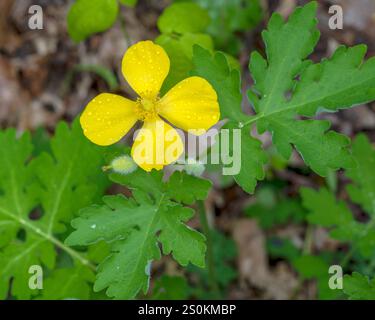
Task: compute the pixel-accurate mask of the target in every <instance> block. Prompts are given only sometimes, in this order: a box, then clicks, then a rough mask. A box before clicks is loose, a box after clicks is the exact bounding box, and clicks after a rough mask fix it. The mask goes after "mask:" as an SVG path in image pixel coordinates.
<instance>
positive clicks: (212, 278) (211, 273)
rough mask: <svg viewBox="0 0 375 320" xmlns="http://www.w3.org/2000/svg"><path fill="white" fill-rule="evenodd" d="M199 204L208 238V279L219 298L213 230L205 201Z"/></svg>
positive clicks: (200, 215) (216, 296) (204, 231)
mask: <svg viewBox="0 0 375 320" xmlns="http://www.w3.org/2000/svg"><path fill="white" fill-rule="evenodd" d="M198 206H199V218H200V222H201V226H202V229H203V233H204V235H205V236H206V239H207V256H206V263H207V271H208V281H209V285H210V289H211V291H212V293H213V296H214V297H215V298H217V299H218V298H220V290H219V287H218V284H217V282H216V270H215V261H214V253H213V242H212V231H211V229H210V226H209V224H208V219H207V213H206V209H205V205H204V201H199V202H198Z"/></svg>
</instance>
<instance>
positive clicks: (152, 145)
mask: <svg viewBox="0 0 375 320" xmlns="http://www.w3.org/2000/svg"><path fill="white" fill-rule="evenodd" d="M183 151H184V146H183V143H182V140H181V137H180V135H179V134H178V132H177V131H176V130H175V129H174V128H172V127H171V126H170V125H169V124H168V123H166V122H165V121H163V120H161V119H160V118H159V117H157V118H155V119H154V120H150V121H145V122H144V124H143V127H142V128H141V129H140V130H139V132H138V135H137V136H136V138H135V141H134V144H133V147H132V152H131V154H132V157H133V159H134V161H135V162H136V163H137V164H138V166H140V167H141V168H142V169H143V170H146V171H151V170H152V169H156V170H161V169H162V168H163V167H164V166H166V165H168V164H170V163H172V162H174V161H176V160H177V159H178V158H179V157H180V156H181V154H182V153H183Z"/></svg>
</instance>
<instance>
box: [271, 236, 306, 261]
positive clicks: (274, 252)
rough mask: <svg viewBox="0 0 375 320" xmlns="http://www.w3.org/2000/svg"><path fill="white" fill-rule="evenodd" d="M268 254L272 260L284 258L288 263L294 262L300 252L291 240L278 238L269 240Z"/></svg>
mask: <svg viewBox="0 0 375 320" xmlns="http://www.w3.org/2000/svg"><path fill="white" fill-rule="evenodd" d="M267 252H268V254H269V255H270V257H271V258H283V259H286V260H288V261H293V260H294V259H296V258H297V257H298V256H299V254H300V250H298V248H297V247H296V246H295V245H294V244H293V243H292V242H291V241H290V240H289V239H282V238H278V237H271V238H270V239H267Z"/></svg>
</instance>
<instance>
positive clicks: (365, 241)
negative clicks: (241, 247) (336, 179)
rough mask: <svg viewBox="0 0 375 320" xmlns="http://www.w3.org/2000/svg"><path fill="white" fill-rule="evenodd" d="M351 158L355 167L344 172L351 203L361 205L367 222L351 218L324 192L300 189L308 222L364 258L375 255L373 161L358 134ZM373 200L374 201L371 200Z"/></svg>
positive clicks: (369, 148) (373, 154)
mask: <svg viewBox="0 0 375 320" xmlns="http://www.w3.org/2000/svg"><path fill="white" fill-rule="evenodd" d="M353 157H354V160H355V162H356V167H355V168H352V169H350V170H348V171H347V176H348V178H351V179H353V180H352V181H353V182H352V183H351V184H350V185H349V186H348V191H349V195H350V197H351V200H352V201H353V202H355V203H359V204H362V205H363V207H364V209H365V210H368V211H367V213H368V214H369V216H370V217H371V219H370V221H369V222H368V223H360V222H358V221H356V220H355V219H354V216H353V214H352V213H351V211H350V210H349V208H348V206H347V204H346V203H345V202H343V201H337V200H336V198H335V196H334V195H333V194H332V193H331V192H329V191H328V190H326V189H321V190H319V191H314V190H312V189H302V190H301V195H302V199H303V205H304V206H305V207H306V208H307V209H308V210H309V211H310V214H309V215H308V217H307V219H308V221H309V222H310V223H313V224H317V225H321V226H324V227H330V228H331V233H330V234H331V236H332V237H333V238H336V239H338V240H341V241H345V242H351V243H352V244H353V245H354V246H355V247H356V248H357V249H358V250H359V252H360V253H361V254H362V255H363V256H364V257H371V256H373V254H374V252H375V251H374V245H375V230H374V223H375V222H374V221H375V219H374V215H373V211H372V210H373V203H375V202H373V203H371V201H374V200H373V199H372V192H373V191H372V190H374V185H373V184H372V183H371V181H374V172H373V170H371V169H370V168H373V163H374V162H375V152H374V148H373V147H372V145H371V144H370V142H369V141H368V140H367V138H366V137H365V136H364V135H359V136H357V137H356V139H355V140H354V142H353ZM374 199H375V198H374Z"/></svg>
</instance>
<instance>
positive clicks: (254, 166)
mask: <svg viewBox="0 0 375 320" xmlns="http://www.w3.org/2000/svg"><path fill="white" fill-rule="evenodd" d="M193 63H194V70H193V74H194V75H197V76H201V77H204V78H206V79H207V80H208V81H209V82H210V83H211V85H212V86H213V87H214V88H215V90H216V92H217V93H218V99H219V105H220V112H221V117H222V119H230V120H232V121H231V122H229V123H228V124H227V125H226V126H225V127H224V129H231V130H230V132H231V134H233V129H236V128H238V126H237V125H236V123H242V122H243V121H245V120H246V119H248V116H246V115H245V114H244V113H243V112H242V108H241V104H242V95H241V79H240V74H239V72H238V70H232V69H230V67H229V65H228V62H227V59H226V57H225V55H224V54H222V53H221V52H217V53H215V54H214V55H211V54H210V53H209V52H208V51H206V50H204V49H203V48H200V47H199V46H195V47H194V56H193ZM229 142H230V143H231V144H230V151H231V152H232V153H233V147H234V146H233V145H232V143H233V139H232V138H229ZM241 154H242V155H250V154H251V155H252V156H251V157H248V156H242V157H241V171H240V173H239V174H237V175H235V177H234V178H235V180H236V182H237V183H238V184H239V185H240V186H241V187H242V188H243V189H244V190H245V191H247V192H249V193H250V192H253V191H254V189H255V186H256V183H257V180H261V179H263V178H264V170H263V165H264V164H265V163H266V161H267V155H266V153H265V152H264V151H263V150H262V147H261V143H260V142H259V141H258V140H257V139H255V138H253V137H252V136H251V135H250V134H249V131H246V130H242V131H241Z"/></svg>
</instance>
